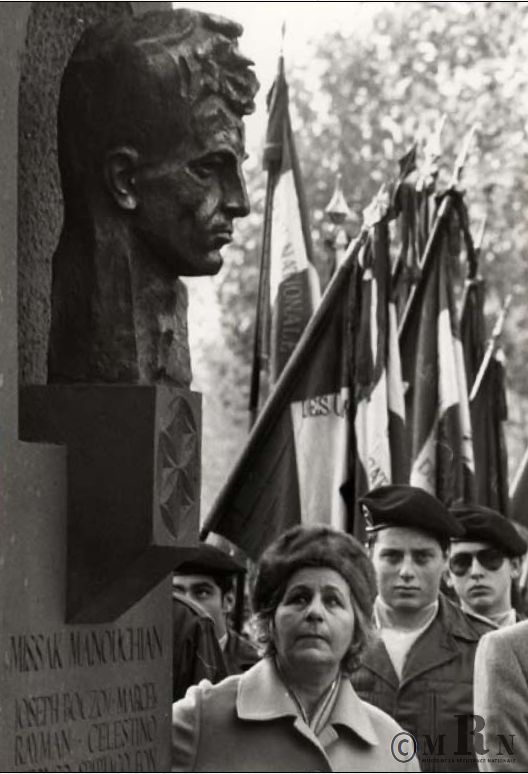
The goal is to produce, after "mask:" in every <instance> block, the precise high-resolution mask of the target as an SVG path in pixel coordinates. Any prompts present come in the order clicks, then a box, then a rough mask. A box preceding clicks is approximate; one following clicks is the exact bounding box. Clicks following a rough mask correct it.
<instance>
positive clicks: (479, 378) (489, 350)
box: [469, 293, 512, 403]
mask: <svg viewBox="0 0 528 774" xmlns="http://www.w3.org/2000/svg"><path fill="white" fill-rule="evenodd" d="M511 300H512V295H511V293H510V294H509V295H508V296H506V299H505V301H504V304H503V306H502V309H501V310H500V312H499V315H498V317H497V321H496V323H495V325H494V327H493V331H492V333H491V336H490V339H489V341H488V346H487V347H486V352H485V353H484V357H483V358H482V363H481V365H480V368H479V370H478V373H477V375H476V377H475V381H474V382H473V387H472V388H471V393H470V395H469V402H470V403H471V402H472V401H474V400H475V398H476V397H477V394H478V391H479V390H480V386H481V384H482V382H483V380H484V377H485V376H486V371H487V370H488V367H489V364H490V362H491V358H492V357H493V353H494V351H495V347H496V346H497V341H498V339H499V337H500V335H501V333H502V329H503V327H504V321H505V319H506V315H507V314H508V309H509V306H510V304H511Z"/></svg>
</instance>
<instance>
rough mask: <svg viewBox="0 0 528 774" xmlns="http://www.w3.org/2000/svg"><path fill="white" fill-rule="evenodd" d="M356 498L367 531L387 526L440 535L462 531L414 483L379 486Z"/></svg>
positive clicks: (442, 537) (459, 533) (458, 534)
mask: <svg viewBox="0 0 528 774" xmlns="http://www.w3.org/2000/svg"><path fill="white" fill-rule="evenodd" d="M358 502H359V504H360V505H361V506H362V510H363V513H364V516H365V520H366V522H367V532H378V531H379V530H381V529H386V528H387V527H411V528H415V529H419V530H422V532H427V533H430V534H431V535H433V536H434V537H436V538H440V539H447V538H450V537H462V536H463V535H464V528H463V527H462V526H461V525H460V524H459V522H458V521H457V519H455V517H454V516H452V515H451V514H450V513H449V511H448V509H447V508H446V507H445V505H443V504H442V503H441V502H440V500H437V499H436V497H433V495H430V494H429V493H428V492H426V491H425V490H424V489H420V488H419V487H417V486H408V485H407V484H388V485H387V486H380V487H378V488H377V489H371V490H370V492H368V493H367V494H366V495H365V496H364V497H360V498H359V500H358Z"/></svg>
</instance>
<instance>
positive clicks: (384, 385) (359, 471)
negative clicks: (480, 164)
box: [347, 217, 405, 539]
mask: <svg viewBox="0 0 528 774" xmlns="http://www.w3.org/2000/svg"><path fill="white" fill-rule="evenodd" d="M360 265H361V268H362V275H361V286H360V293H359V295H358V305H359V307H360V308H359V309H358V317H359V327H358V333H357V337H356V367H355V379H354V383H355V395H356V397H355V417H354V440H355V461H356V464H355V479H354V492H351V491H350V487H349V488H348V492H347V500H348V502H349V503H351V502H357V498H358V497H360V496H361V495H363V494H365V493H366V492H367V491H369V490H370V489H373V488H375V487H378V486H382V485H384V484H390V483H403V482H404V481H405V465H403V464H402V463H403V462H404V460H405V402H404V393H403V384H402V376H401V363H400V353H399V345H398V330H397V321H396V306H395V303H394V302H393V300H392V299H391V298H390V296H389V293H390V285H391V266H390V255H389V226H388V222H387V218H386V217H384V218H382V219H381V220H380V221H378V222H377V223H376V224H375V225H374V226H372V228H371V229H370V233H369V238H368V240H367V241H366V243H365V245H364V247H363V248H362V251H361V254H360ZM353 531H354V534H355V535H356V537H358V538H359V539H364V538H365V532H364V522H363V519H362V518H360V517H359V512H358V511H357V508H356V512H355V518H354V527H353Z"/></svg>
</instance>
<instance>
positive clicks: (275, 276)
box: [264, 56, 320, 383]
mask: <svg viewBox="0 0 528 774" xmlns="http://www.w3.org/2000/svg"><path fill="white" fill-rule="evenodd" d="M268 109H269V122H268V129H267V135H266V147H265V151H264V168H265V169H267V170H268V174H269V176H270V177H271V179H272V180H273V185H272V188H271V191H270V195H271V198H272V205H271V212H270V217H271V227H270V241H269V250H270V256H269V268H270V278H269V287H270V302H271V340H270V372H271V381H272V383H274V382H275V381H276V380H277V378H278V376H279V374H280V373H281V371H282V369H283V368H284V366H285V364H286V363H287V361H288V359H289V357H290V355H291V353H292V352H293V350H294V348H295V345H296V344H297V342H298V341H299V339H300V337H301V334H302V332H303V330H304V328H305V327H306V324H307V322H308V320H309V319H310V317H311V316H312V314H313V312H314V310H315V308H316V306H317V304H318V303H319V300H320V288H319V279H318V276H317V271H316V269H315V266H314V265H313V258H312V244H311V237H310V229H309V225H308V217H307V208H306V203H305V198H304V191H303V185H302V179H301V171H300V167H299V161H298V158H297V153H296V149H295V143H294V139H293V132H292V127H291V121H290V113H289V107H288V85H287V83H286V78H285V74H284V59H283V57H282V56H281V57H280V58H279V71H278V74H277V77H276V79H275V83H274V84H273V86H272V89H271V93H270V95H269V99H268Z"/></svg>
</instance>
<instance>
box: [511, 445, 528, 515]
mask: <svg viewBox="0 0 528 774" xmlns="http://www.w3.org/2000/svg"><path fill="white" fill-rule="evenodd" d="M527 502H528V449H526V451H525V453H524V456H523V458H522V460H521V463H520V465H519V467H518V468H517V472H516V473H515V476H514V478H513V481H512V485H511V488H510V516H511V518H512V519H514V520H515V521H518V522H520V523H521V524H524V525H527V524H528V509H527V508H526V503H527Z"/></svg>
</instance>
